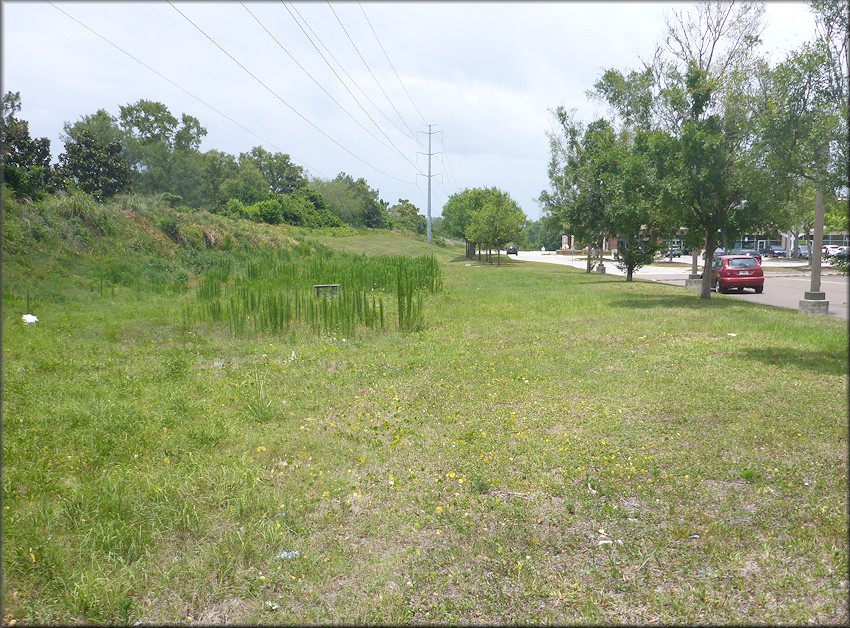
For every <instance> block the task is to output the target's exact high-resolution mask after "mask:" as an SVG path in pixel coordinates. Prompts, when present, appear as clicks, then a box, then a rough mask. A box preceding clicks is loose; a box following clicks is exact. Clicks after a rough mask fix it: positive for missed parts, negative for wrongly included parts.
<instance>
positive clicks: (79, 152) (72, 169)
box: [58, 128, 130, 198]
mask: <svg viewBox="0 0 850 628" xmlns="http://www.w3.org/2000/svg"><path fill="white" fill-rule="evenodd" d="M58 173H59V175H60V177H61V178H62V180H63V181H64V182H65V184H66V185H67V184H68V183H69V182H70V183H72V184H73V185H75V186H76V187H78V188H79V189H81V190H82V191H83V192H86V193H87V194H91V195H92V196H94V197H96V198H108V197H110V196H114V195H115V194H117V193H118V192H122V191H124V190H125V189H126V188H127V185H128V184H129V182H130V167H129V165H128V164H127V162H126V161H125V160H124V157H123V155H122V149H121V142H120V141H117V140H116V141H112V142H108V143H107V142H105V141H104V140H102V139H100V138H98V137H96V136H95V135H94V133H92V132H91V131H89V130H88V129H87V128H78V129H76V130H75V131H74V133H73V136H72V135H71V134H69V135H68V136H66V139H65V152H64V153H62V154H61V155H59V168H58Z"/></svg>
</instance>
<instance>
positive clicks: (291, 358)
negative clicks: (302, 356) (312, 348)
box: [289, 351, 295, 362]
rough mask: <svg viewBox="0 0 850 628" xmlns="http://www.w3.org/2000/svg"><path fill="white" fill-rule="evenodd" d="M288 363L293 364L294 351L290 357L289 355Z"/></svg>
mask: <svg viewBox="0 0 850 628" xmlns="http://www.w3.org/2000/svg"><path fill="white" fill-rule="evenodd" d="M289 361H290V362H295V352H294V351H293V352H292V355H291V356H289Z"/></svg>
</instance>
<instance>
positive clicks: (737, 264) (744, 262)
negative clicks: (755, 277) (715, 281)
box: [729, 257, 759, 268]
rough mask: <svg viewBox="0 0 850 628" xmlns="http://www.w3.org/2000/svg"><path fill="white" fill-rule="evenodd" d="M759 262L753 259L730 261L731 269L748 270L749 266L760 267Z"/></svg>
mask: <svg viewBox="0 0 850 628" xmlns="http://www.w3.org/2000/svg"><path fill="white" fill-rule="evenodd" d="M758 265H759V264H758V262H757V261H756V260H755V259H753V258H752V257H748V258H746V259H730V260H729V268H746V267H747V266H758Z"/></svg>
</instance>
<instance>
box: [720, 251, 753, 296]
mask: <svg viewBox="0 0 850 628" xmlns="http://www.w3.org/2000/svg"><path fill="white" fill-rule="evenodd" d="M711 285H712V286H713V287H714V289H715V290H717V292H722V293H724V294H725V293H726V292H729V290H731V289H732V288H738V289H739V290H740V291H742V292H743V291H744V288H752V289H753V290H755V291H756V294H761V293H762V292H763V291H764V271H763V270H762V268H761V264H759V263H758V262H757V261H756V260H755V259H754V258H752V257H750V256H749V255H721V256H720V257H715V258H714V260H712V262H711Z"/></svg>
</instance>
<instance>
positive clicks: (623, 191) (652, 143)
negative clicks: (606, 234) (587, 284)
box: [609, 129, 672, 281]
mask: <svg viewBox="0 0 850 628" xmlns="http://www.w3.org/2000/svg"><path fill="white" fill-rule="evenodd" d="M618 143H619V146H617V147H615V151H616V152H615V154H616V155H617V157H616V158H617V159H618V160H619V161H620V171H619V175H620V181H619V186H618V188H619V190H618V191H619V194H618V196H616V197H615V199H614V201H613V203H612V207H611V208H610V209H609V216H610V217H609V220H610V223H611V227H612V230H613V232H614V233H615V234H616V235H617V238H618V244H617V253H616V255H615V257H614V260H615V263H616V264H617V266H618V268H620V270H624V271H625V272H626V281H632V279H633V275H634V272H635V270H638V269H639V268H641V267H642V266H644V265H646V264H649V263H651V262H652V260H653V259H654V257H655V254H656V252H657V251H658V249H659V248H660V242H661V236H662V234H663V233H665V232H668V231H669V230H671V227H672V224H671V221H670V218H669V216H667V215H665V212H664V209H665V207H666V203H665V201H666V195H665V194H664V193H663V190H662V186H663V181H664V178H665V176H666V172H667V170H666V165H665V164H666V160H667V158H668V156H669V153H668V149H669V141H668V136H667V135H666V134H664V133H662V132H658V131H656V132H648V131H638V132H637V134H634V135H633V134H632V133H631V132H630V131H629V130H628V129H624V130H623V131H621V133H620V135H619V138H618Z"/></svg>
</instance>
